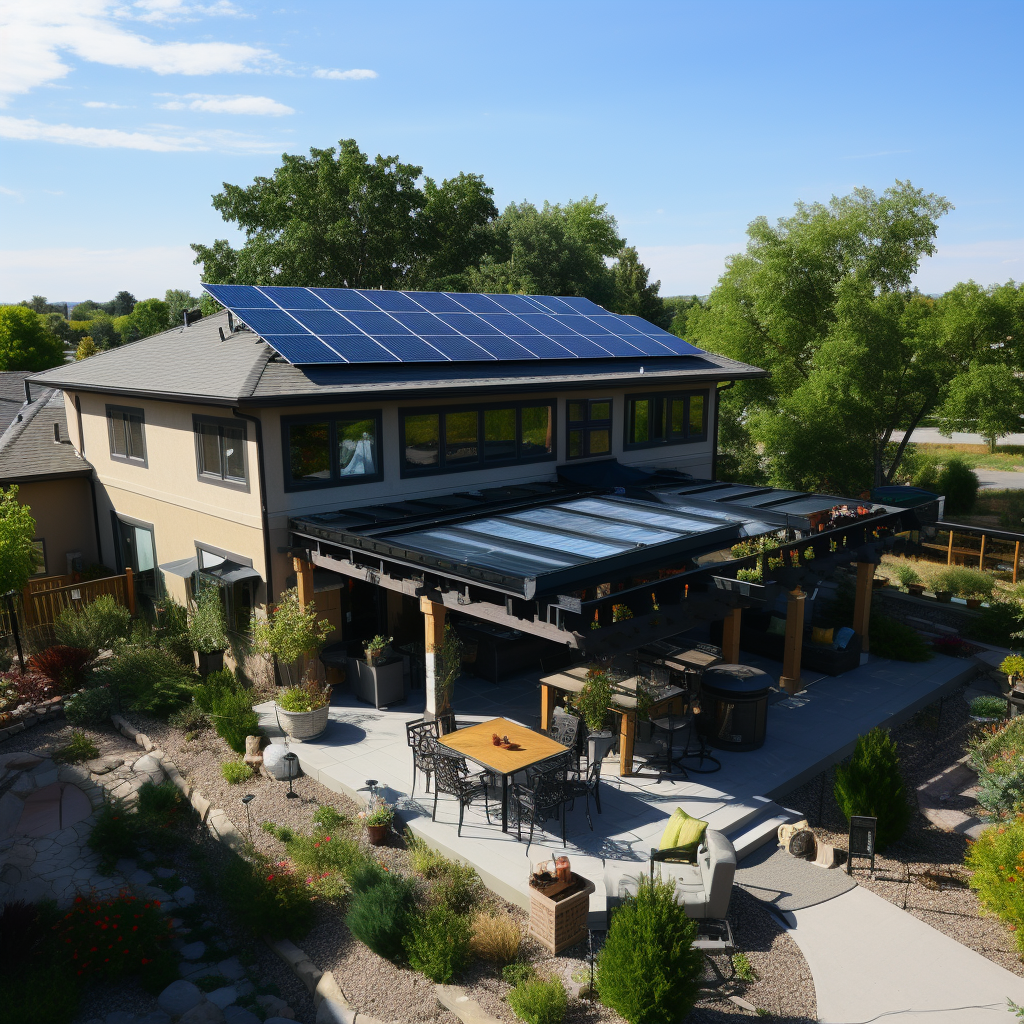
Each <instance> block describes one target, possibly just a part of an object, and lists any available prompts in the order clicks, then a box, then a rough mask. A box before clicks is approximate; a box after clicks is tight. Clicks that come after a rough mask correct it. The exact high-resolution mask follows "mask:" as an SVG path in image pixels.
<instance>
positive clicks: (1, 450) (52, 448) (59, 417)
mask: <svg viewBox="0 0 1024 1024" xmlns="http://www.w3.org/2000/svg"><path fill="white" fill-rule="evenodd" d="M21 413H22V420H21V422H20V423H17V422H15V423H13V424H12V425H11V426H10V428H9V429H8V430H7V431H6V432H5V433H4V435H3V436H2V437H0V483H2V484H5V485H6V484H11V483H18V482H20V481H27V480H39V479H46V478H57V477H67V476H89V475H90V474H91V473H92V466H91V465H90V464H89V463H88V462H86V461H85V459H82V458H79V456H78V453H77V452H76V450H75V447H74V445H72V444H71V441H70V438H69V435H68V422H67V417H66V416H65V414H64V396H63V395H62V394H61V393H60V392H59V391H50V390H47V391H44V392H43V393H42V394H41V395H39V397H38V398H36V400H35V401H34V402H33V403H32V404H31V405H29V406H26V407H25V408H24V409H22V410H21ZM55 423H56V424H57V425H58V427H59V428H60V436H61V442H60V443H59V444H58V443H57V442H56V441H54V439H53V425H54V424H55Z"/></svg>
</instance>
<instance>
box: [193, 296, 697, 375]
mask: <svg viewBox="0 0 1024 1024" xmlns="http://www.w3.org/2000/svg"><path fill="white" fill-rule="evenodd" d="M203 288H205V289H206V291H208V292H209V293H210V295H212V296H213V297H214V298H215V299H216V300H217V301H218V302H219V303H221V304H222V305H223V306H226V307H227V308H228V309H229V310H230V311H231V312H232V314H233V315H234V316H235V317H237V318H238V319H239V320H241V321H242V323H244V324H245V325H246V326H247V327H249V328H250V329H251V330H253V331H255V332H256V334H258V335H259V336H260V337H261V338H263V339H264V340H265V341H266V342H267V344H268V345H270V347H271V348H273V349H274V351H275V352H277V353H278V354H279V355H281V356H283V357H284V359H286V360H287V361H288V362H289V363H293V364H294V365H296V366H313V365H323V364H339V363H340V364H344V363H423V362H438V363H443V362H454V363H465V362H487V361H492V360H497V361H502V362H507V361H510V360H511V361H524V360H533V359H560V360H565V359H616V358H623V357H626V358H631V359H635V358H636V357H637V356H651V357H657V356H688V355H701V354H703V350H702V349H699V348H696V347H695V346H693V345H691V344H690V343H689V342H686V341H683V340H682V339H681V338H677V337H676V336H675V335H674V334H669V333H668V331H664V330H662V329H661V328H660V327H655V325H654V324H651V323H648V322H647V321H646V320H643V319H641V318H640V317H638V316H624V315H620V314H618V313H609V312H608V311H607V310H606V309H602V308H601V307H600V306H598V305H597V304H596V303H593V302H591V301H590V299H584V298H580V297H578V296H572V295H567V296H562V297H556V296H553V295H483V294H479V293H475V292H466V293H463V292H391V291H373V290H371V289H359V290H356V289H352V288H283V287H270V286H260V287H256V286H254V285H242V284H204V285H203Z"/></svg>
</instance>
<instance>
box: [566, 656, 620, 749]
mask: <svg viewBox="0 0 1024 1024" xmlns="http://www.w3.org/2000/svg"><path fill="white" fill-rule="evenodd" d="M611 702H612V681H611V679H609V678H608V673H607V672H605V671H604V669H601V668H598V667H596V666H592V667H591V668H590V669H588V670H587V678H586V680H585V681H584V683H583V689H581V690H580V692H579V693H578V694H577V695H576V699H575V708H576V710H577V711H578V712H579V715H580V717H581V718H582V719H583V723H584V725H586V727H587V756H588V757H589V759H590V763H591V764H594V763H596V762H597V761H600V760H602V759H603V758H604V756H605V755H606V754H607V753H608V751H609V750H611V748H612V744H613V743H614V741H615V737H614V735H613V734H612V731H611V729H606V728H605V719H606V718H607V717H608V707H609V705H610V704H611Z"/></svg>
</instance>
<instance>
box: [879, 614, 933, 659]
mask: <svg viewBox="0 0 1024 1024" xmlns="http://www.w3.org/2000/svg"><path fill="white" fill-rule="evenodd" d="M868 629H869V631H870V632H869V640H870V645H871V653H872V654H877V655H878V656H879V657H880V658H892V659H893V660H894V661H928V660H929V659H930V658H931V657H932V649H931V648H930V647H929V646H928V644H927V642H926V641H925V639H924V637H923V636H921V634H920V633H918V632H917V630H916V629H914V628H912V627H911V626H907V625H904V623H902V622H897V621H896V620H895V619H890V618H888V617H886V616H884V615H872V616H871V622H870V625H869V626H868Z"/></svg>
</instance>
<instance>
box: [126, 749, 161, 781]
mask: <svg viewBox="0 0 1024 1024" xmlns="http://www.w3.org/2000/svg"><path fill="white" fill-rule="evenodd" d="M132 771H133V772H135V774H136V775H148V776H150V778H152V779H153V780H154V781H155V782H159V781H160V780H161V779H162V778H163V777H164V766H163V765H162V764H161V763H160V762H159V761H158V760H157V759H156V758H155V757H154V756H153V755H152V754H143V755H142V757H140V758H139V759H138V760H137V761H136V762H135V763H134V764H133V765H132Z"/></svg>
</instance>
